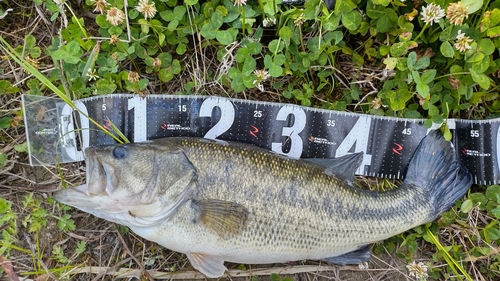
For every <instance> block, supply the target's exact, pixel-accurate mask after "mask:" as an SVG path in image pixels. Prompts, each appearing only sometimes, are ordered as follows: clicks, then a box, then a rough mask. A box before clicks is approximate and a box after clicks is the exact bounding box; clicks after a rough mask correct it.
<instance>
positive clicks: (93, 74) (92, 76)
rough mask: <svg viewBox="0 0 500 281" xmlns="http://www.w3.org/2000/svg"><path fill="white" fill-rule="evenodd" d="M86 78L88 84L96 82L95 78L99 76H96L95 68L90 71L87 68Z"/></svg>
mask: <svg viewBox="0 0 500 281" xmlns="http://www.w3.org/2000/svg"><path fill="white" fill-rule="evenodd" d="M87 76H88V77H89V82H90V81H92V80H93V81H95V80H97V78H99V75H97V74H96V73H95V68H94V69H90V68H89V69H88V70H87Z"/></svg>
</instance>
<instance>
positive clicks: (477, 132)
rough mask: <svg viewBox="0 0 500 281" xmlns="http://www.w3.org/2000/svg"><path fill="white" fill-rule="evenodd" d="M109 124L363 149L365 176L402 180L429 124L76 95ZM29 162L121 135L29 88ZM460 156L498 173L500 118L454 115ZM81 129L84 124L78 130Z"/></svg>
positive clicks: (325, 150) (260, 105)
mask: <svg viewBox="0 0 500 281" xmlns="http://www.w3.org/2000/svg"><path fill="white" fill-rule="evenodd" d="M74 103H75V106H76V107H77V108H78V109H79V110H80V111H81V112H83V113H84V114H85V115H87V116H88V117H90V118H92V119H93V120H95V121H96V122H98V123H99V124H101V125H103V126H104V127H105V128H107V129H109V130H110V131H112V129H111V124H114V125H115V126H116V127H118V128H119V129H120V131H121V132H123V134H124V135H125V136H127V138H128V139H129V140H130V141H132V142H141V141H146V140H152V139H157V138H163V137H179V136H186V137H205V138H211V139H215V138H217V139H221V140H229V141H238V142H245V143H250V144H254V145H256V146H259V147H263V148H267V149H270V150H272V151H275V152H276V153H279V154H284V155H287V156H289V157H293V158H335V157H339V156H343V155H346V154H349V153H355V152H363V153H364V158H363V162H362V164H361V166H360V167H359V168H358V170H357V171H356V173H357V174H359V175H365V176H375V177H382V178H391V179H401V178H403V176H404V175H405V173H406V168H407V165H408V163H409V160H410V158H411V156H412V155H413V152H414V151H415V150H416V148H417V146H418V144H419V143H420V141H421V140H422V138H423V137H424V136H425V135H426V134H427V132H428V129H427V128H425V127H424V125H423V121H424V120H422V119H403V118H395V117H381V116H373V115H365V114H355V113H347V112H339V111H333V110H324V109H317V108H308V107H303V106H298V105H293V104H280V103H270V102H259V101H248V100H240V99H230V98H222V97H213V96H173V95H148V96H146V97H145V98H141V97H139V96H137V95H132V94H112V95H105V96H96V97H90V98H85V99H80V100H76V101H75V102H74ZM23 106H24V114H25V116H24V117H25V118H24V120H25V124H26V136H27V140H28V144H29V145H28V147H29V154H30V157H29V159H30V164H31V165H43V164H54V163H57V162H59V163H68V162H76V161H82V160H84V153H83V150H84V149H85V148H86V147H88V146H97V145H104V144H113V143H115V141H114V140H113V139H112V138H111V137H110V136H108V135H106V134H105V133H104V132H102V131H101V130H98V129H97V127H96V126H95V125H93V124H92V123H91V122H89V119H87V118H86V117H85V116H84V115H82V114H79V113H78V112H77V111H74V110H73V109H72V108H71V107H70V106H68V105H67V104H66V103H64V102H63V101H61V100H59V99H56V98H47V97H40V96H31V95H23ZM447 122H448V126H449V128H450V129H451V132H452V134H453V139H452V142H453V144H454V146H455V148H456V153H457V157H458V158H460V159H461V160H462V162H463V163H464V164H465V165H466V166H467V168H468V169H469V171H470V172H471V174H472V175H473V176H474V182H475V183H477V184H495V183H499V182H500V178H499V171H500V170H499V165H498V163H499V162H500V161H499V160H500V159H499V157H500V155H499V153H498V151H499V150H500V142H499V140H500V126H499V124H500V118H499V119H491V120H474V121H472V120H460V119H449V120H448V121H447ZM77 128H80V129H77Z"/></svg>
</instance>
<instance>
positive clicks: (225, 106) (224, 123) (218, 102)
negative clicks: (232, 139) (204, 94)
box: [200, 97, 235, 139]
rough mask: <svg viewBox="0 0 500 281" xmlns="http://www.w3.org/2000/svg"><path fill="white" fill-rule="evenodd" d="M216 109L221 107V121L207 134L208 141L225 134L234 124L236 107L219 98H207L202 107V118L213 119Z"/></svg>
mask: <svg viewBox="0 0 500 281" xmlns="http://www.w3.org/2000/svg"><path fill="white" fill-rule="evenodd" d="M215 107H219V108H220V111H221V115H220V120H219V121H218V122H217V123H216V124H215V125H214V126H213V127H212V128H210V130H208V132H207V133H206V134H205V138H207V139H215V138H217V137H218V136H220V135H222V134H224V133H225V132H226V131H227V130H229V128H231V125H233V122H234V116H235V113H234V105H233V103H232V102H231V101H229V100H228V99H221V98H217V97H211V98H207V99H206V100H204V101H203V103H202V104H201V107H200V117H212V112H213V110H214V108H215Z"/></svg>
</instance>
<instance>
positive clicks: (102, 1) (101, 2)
mask: <svg viewBox="0 0 500 281" xmlns="http://www.w3.org/2000/svg"><path fill="white" fill-rule="evenodd" d="M92 2H94V6H95V8H94V13H95V12H99V13H101V14H104V12H105V11H106V8H107V7H108V6H109V3H108V2H106V0H95V1H92Z"/></svg>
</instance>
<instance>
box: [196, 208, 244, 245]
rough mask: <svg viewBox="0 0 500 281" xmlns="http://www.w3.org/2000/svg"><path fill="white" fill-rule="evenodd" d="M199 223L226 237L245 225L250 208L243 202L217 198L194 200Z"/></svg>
mask: <svg viewBox="0 0 500 281" xmlns="http://www.w3.org/2000/svg"><path fill="white" fill-rule="evenodd" d="M192 204H193V208H194V209H195V210H197V214H198V218H197V220H196V222H197V223H201V224H203V225H204V226H205V227H207V228H209V229H211V230H213V231H215V232H216V233H217V234H218V235H219V236H221V237H222V238H224V239H229V238H230V237H231V236H233V235H237V234H239V233H240V232H241V231H242V230H243V229H244V227H245V225H246V222H247V218H248V210H247V209H246V208H245V207H244V206H243V205H241V204H238V203H233V202H228V201H222V200H217V199H207V200H193V203H192Z"/></svg>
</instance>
